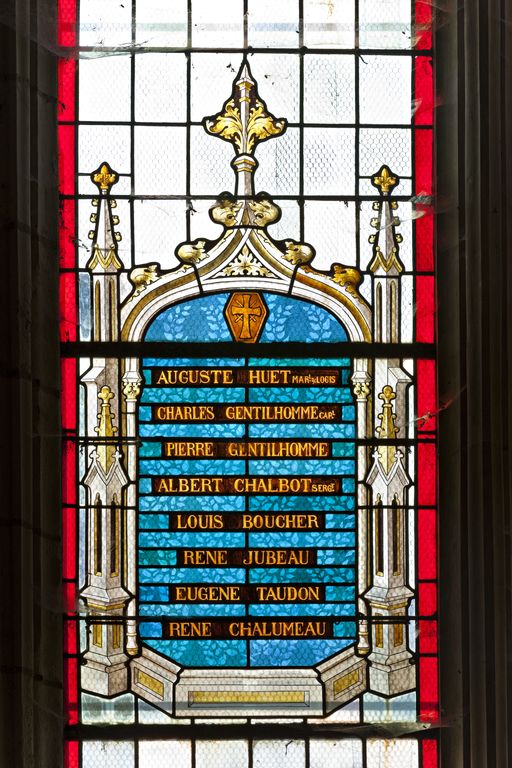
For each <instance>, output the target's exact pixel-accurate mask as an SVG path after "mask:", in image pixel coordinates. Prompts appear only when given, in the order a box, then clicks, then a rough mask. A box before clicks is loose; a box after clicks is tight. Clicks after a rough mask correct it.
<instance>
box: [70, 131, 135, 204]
mask: <svg viewBox="0 0 512 768" xmlns="http://www.w3.org/2000/svg"><path fill="white" fill-rule="evenodd" d="M130 143H131V142H130V126H128V125H81V126H80V127H79V129H78V170H79V171H80V172H81V173H87V174H89V173H92V172H93V171H95V170H96V168H97V167H98V166H99V164H100V163H102V162H103V161H104V160H106V161H107V162H108V163H109V164H110V166H111V168H113V169H114V170H116V171H117V172H118V173H130V171H131V167H130ZM115 189H116V187H114V191H115ZM89 192H90V193H92V194H94V193H95V192H96V187H94V186H93V185H92V184H91V185H90V188H89Z"/></svg>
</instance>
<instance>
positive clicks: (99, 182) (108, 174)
mask: <svg viewBox="0 0 512 768" xmlns="http://www.w3.org/2000/svg"><path fill="white" fill-rule="evenodd" d="M91 179H92V181H93V182H94V184H96V186H97V187H98V189H99V190H100V192H108V191H109V190H110V187H112V186H113V185H114V184H117V181H118V179H119V176H118V174H117V173H116V172H115V171H113V170H112V168H111V167H110V165H109V164H108V163H101V165H100V166H99V168H97V169H96V170H95V171H93V172H92V173H91Z"/></svg>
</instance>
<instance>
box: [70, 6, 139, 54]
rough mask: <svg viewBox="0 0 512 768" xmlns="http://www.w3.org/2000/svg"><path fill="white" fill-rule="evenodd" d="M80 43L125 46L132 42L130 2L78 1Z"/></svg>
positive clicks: (99, 45)
mask: <svg viewBox="0 0 512 768" xmlns="http://www.w3.org/2000/svg"><path fill="white" fill-rule="evenodd" d="M78 40H79V44H80V45H84V46H93V47H95V48H96V47H108V48H112V47H116V46H120V45H122V46H127V45H130V44H131V42H132V4H131V2H130V0H125V2H124V3H112V2H110V3H106V2H105V0H85V2H81V3H80V23H79V29H78Z"/></svg>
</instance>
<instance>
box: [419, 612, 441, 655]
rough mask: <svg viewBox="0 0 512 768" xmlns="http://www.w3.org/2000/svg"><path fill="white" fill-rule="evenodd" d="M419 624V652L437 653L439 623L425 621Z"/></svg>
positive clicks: (421, 620)
mask: <svg viewBox="0 0 512 768" xmlns="http://www.w3.org/2000/svg"><path fill="white" fill-rule="evenodd" d="M418 623H419V652H420V653H437V621H425V619H420V621H419V622H418Z"/></svg>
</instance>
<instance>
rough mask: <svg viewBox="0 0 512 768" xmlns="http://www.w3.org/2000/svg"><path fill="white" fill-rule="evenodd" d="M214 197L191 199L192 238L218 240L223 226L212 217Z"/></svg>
mask: <svg viewBox="0 0 512 768" xmlns="http://www.w3.org/2000/svg"><path fill="white" fill-rule="evenodd" d="M213 204H214V200H213V199H209V200H208V199H207V200H202V199H201V200H199V199H197V200H191V202H190V239H191V240H196V239H198V238H201V239H204V240H216V239H217V238H218V237H220V236H221V234H222V226H221V225H220V224H216V223H215V222H214V221H212V220H211V218H210V208H211V207H212V205H213Z"/></svg>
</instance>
